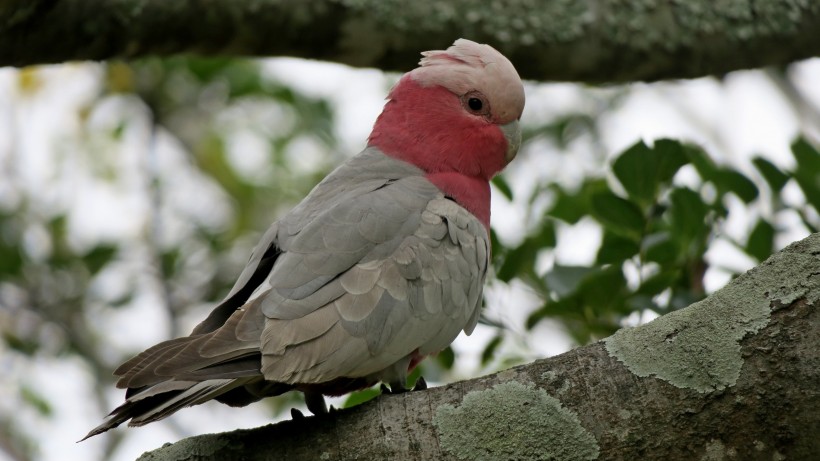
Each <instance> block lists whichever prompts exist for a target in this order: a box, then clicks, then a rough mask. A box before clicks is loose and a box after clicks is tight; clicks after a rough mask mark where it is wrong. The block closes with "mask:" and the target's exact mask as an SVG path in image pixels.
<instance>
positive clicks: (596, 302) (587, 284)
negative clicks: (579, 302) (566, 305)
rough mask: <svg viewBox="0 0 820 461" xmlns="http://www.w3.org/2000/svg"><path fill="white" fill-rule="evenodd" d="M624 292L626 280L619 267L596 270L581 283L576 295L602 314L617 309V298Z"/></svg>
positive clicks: (613, 265) (611, 266)
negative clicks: (613, 308) (612, 308)
mask: <svg viewBox="0 0 820 461" xmlns="http://www.w3.org/2000/svg"><path fill="white" fill-rule="evenodd" d="M625 290H626V278H624V274H623V270H622V269H621V266H620V265H616V264H612V265H609V266H605V267H601V268H596V269H595V270H594V271H592V272H590V273H589V274H588V275H587V276H586V277H584V278H583V280H582V281H581V285H580V287H579V289H578V293H579V294H580V295H581V296H582V298H583V300H584V304H585V305H586V306H588V307H591V308H593V309H595V311H596V312H599V313H600V312H602V311H604V310H606V309H608V308H611V307H618V303H619V298H621V297H622V294H623V293H624V292H625Z"/></svg>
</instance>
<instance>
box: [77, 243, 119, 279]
mask: <svg viewBox="0 0 820 461" xmlns="http://www.w3.org/2000/svg"><path fill="white" fill-rule="evenodd" d="M115 254H117V247H116V246H113V245H97V246H96V247H94V248H93V249H92V250H91V251H89V252H88V253H87V254H86V255H85V256H83V263H84V264H85V267H87V268H88V271H89V272H90V273H91V274H92V275H94V274H96V273H97V272H99V271H100V269H102V268H103V267H105V266H106V264H108V263H109V262H110V261H111V259H113V258H114V255H115Z"/></svg>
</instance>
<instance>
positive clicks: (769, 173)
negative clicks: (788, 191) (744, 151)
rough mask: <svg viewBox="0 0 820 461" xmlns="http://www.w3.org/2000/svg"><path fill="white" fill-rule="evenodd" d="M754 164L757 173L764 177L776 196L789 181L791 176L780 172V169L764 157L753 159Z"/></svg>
mask: <svg viewBox="0 0 820 461" xmlns="http://www.w3.org/2000/svg"><path fill="white" fill-rule="evenodd" d="M752 163H753V164H754V166H755V168H757V171H759V172H760V175H761V176H763V179H765V180H766V182H767V183H768V184H769V187H771V189H772V192H774V194H775V195H776V194H778V193H779V192H780V191H781V190H782V189H783V187H784V186H785V185H786V183H787V182H788V181H789V176H788V175H787V174H786V173H783V172H782V171H780V168H778V167H777V166H775V165H774V164H773V163H772V162H770V161H768V160H766V159H765V158H763V157H755V158H753V159H752Z"/></svg>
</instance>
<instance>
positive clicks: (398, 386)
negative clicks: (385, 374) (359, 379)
mask: <svg viewBox="0 0 820 461" xmlns="http://www.w3.org/2000/svg"><path fill="white" fill-rule="evenodd" d="M425 389H427V381H426V380H425V379H424V377H423V376H419V379H417V380H416V385H415V386H413V388H412V389H408V388H406V387H404V384H402V383H399V382H395V383H390V388H388V387H387V386H386V385H385V384H384V383H382V384H381V386H379V390H380V391H381V393H382V394H403V393H405V392H410V391H423V390H425Z"/></svg>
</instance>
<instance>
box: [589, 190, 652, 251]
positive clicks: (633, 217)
mask: <svg viewBox="0 0 820 461" xmlns="http://www.w3.org/2000/svg"><path fill="white" fill-rule="evenodd" d="M591 205H592V206H591V211H592V216H593V217H595V219H597V220H598V222H600V223H601V224H603V225H604V227H605V228H607V229H609V230H611V231H612V232H615V233H617V234H620V235H623V236H626V237H630V238H632V239H634V240H636V241H637V240H640V238H641V234H642V233H643V229H644V225H645V220H644V217H643V213H641V209H640V208H638V205H635V204H634V203H632V202H630V201H629V200H626V199H624V198H621V197H618V196H617V195H615V194H613V193H612V192H599V193H597V194H595V195H593V196H592V200H591Z"/></svg>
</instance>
